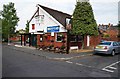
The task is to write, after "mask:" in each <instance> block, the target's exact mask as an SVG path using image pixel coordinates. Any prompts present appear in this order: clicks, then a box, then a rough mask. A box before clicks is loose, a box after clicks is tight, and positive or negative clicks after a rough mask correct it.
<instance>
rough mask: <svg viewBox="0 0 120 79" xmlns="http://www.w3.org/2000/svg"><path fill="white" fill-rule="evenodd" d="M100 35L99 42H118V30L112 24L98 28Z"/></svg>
mask: <svg viewBox="0 0 120 79" xmlns="http://www.w3.org/2000/svg"><path fill="white" fill-rule="evenodd" d="M98 28H99V30H100V33H101V40H107V41H120V40H119V38H118V34H119V29H118V26H113V25H112V24H110V23H109V24H108V25H103V24H102V25H100V24H99V26H98Z"/></svg>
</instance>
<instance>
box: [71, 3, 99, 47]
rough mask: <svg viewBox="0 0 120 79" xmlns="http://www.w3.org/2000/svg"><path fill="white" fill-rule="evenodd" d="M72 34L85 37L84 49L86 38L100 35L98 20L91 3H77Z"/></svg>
mask: <svg viewBox="0 0 120 79" xmlns="http://www.w3.org/2000/svg"><path fill="white" fill-rule="evenodd" d="M71 33H72V34H74V35H81V36H83V40H82V43H83V44H82V48H83V47H84V36H86V35H98V28H97V24H96V20H95V19H94V14H93V10H92V7H91V5H90V3H89V2H77V5H76V8H75V10H74V13H73V18H72V30H71Z"/></svg>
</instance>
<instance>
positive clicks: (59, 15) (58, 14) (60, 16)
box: [38, 4, 72, 26]
mask: <svg viewBox="0 0 120 79" xmlns="http://www.w3.org/2000/svg"><path fill="white" fill-rule="evenodd" d="M38 5H39V6H40V7H41V8H43V9H44V10H45V11H46V12H47V13H49V14H50V15H51V16H52V17H53V18H55V19H56V20H57V21H58V22H59V23H61V24H62V25H63V26H65V25H66V18H71V17H72V16H71V15H69V14H67V13H63V12H61V11H58V10H54V9H51V8H48V7H45V6H42V5H40V4H38Z"/></svg>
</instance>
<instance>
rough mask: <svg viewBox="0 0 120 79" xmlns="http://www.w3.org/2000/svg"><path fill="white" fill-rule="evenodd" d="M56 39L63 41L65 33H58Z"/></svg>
mask: <svg viewBox="0 0 120 79" xmlns="http://www.w3.org/2000/svg"><path fill="white" fill-rule="evenodd" d="M56 41H57V42H62V41H63V35H62V34H57V36H56Z"/></svg>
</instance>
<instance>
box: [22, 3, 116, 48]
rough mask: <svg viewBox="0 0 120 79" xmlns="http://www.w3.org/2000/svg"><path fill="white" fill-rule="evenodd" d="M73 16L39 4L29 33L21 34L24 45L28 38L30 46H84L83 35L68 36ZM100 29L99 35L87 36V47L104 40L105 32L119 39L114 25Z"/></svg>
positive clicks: (30, 24)
mask: <svg viewBox="0 0 120 79" xmlns="http://www.w3.org/2000/svg"><path fill="white" fill-rule="evenodd" d="M71 17H72V15H69V14H67V13H63V12H61V11H58V10H54V9H51V8H48V7H45V6H42V5H40V4H38V5H37V10H36V12H35V13H34V15H33V16H32V17H31V19H30V20H29V33H24V34H21V39H23V41H24V45H26V43H27V42H26V40H28V43H29V46H53V47H54V48H55V47H62V46H64V47H69V48H70V49H80V48H81V47H82V40H83V38H82V36H80V35H69V37H68V31H69V30H70V29H72V28H71V23H70V20H71ZM98 29H99V32H100V35H99V36H85V38H84V46H85V47H89V46H92V47H94V46H96V45H97V44H98V43H100V41H101V40H103V37H102V35H103V33H107V34H110V36H111V38H109V40H117V37H116V35H117V34H116V33H117V29H116V30H115V27H112V25H111V26H110V24H108V25H99V26H98ZM106 36H107V35H106ZM108 36H109V35H108ZM115 37H116V38H115ZM68 39H69V41H68ZM107 39H108V38H107ZM22 44H23V43H22V41H21V45H22Z"/></svg>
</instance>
